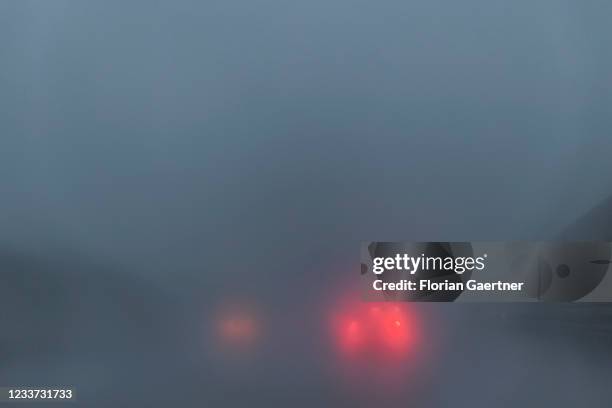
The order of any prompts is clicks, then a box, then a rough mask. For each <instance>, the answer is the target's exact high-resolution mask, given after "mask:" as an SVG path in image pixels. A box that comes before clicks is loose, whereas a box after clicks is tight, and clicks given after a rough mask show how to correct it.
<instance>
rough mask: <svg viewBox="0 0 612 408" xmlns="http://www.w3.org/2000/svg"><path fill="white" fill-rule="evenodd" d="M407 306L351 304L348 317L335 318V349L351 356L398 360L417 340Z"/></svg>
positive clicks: (416, 327)
mask: <svg viewBox="0 0 612 408" xmlns="http://www.w3.org/2000/svg"><path fill="white" fill-rule="evenodd" d="M407 306H408V305H405V306H404V305H395V304H382V305H376V306H369V305H367V304H365V303H355V304H353V305H352V306H350V307H347V310H350V312H351V314H350V315H348V314H346V315H345V314H342V313H340V314H339V315H337V316H336V319H335V325H334V332H335V333H336V334H335V338H336V342H337V345H338V346H339V349H340V350H341V351H342V352H344V353H349V354H351V355H359V354H361V355H364V356H366V355H367V356H379V358H386V357H390V358H398V357H402V356H405V355H407V354H408V352H409V351H410V350H411V349H413V348H414V345H415V344H416V341H417V340H418V334H419V328H418V325H417V322H416V319H415V317H414V315H413V313H412V311H411V310H410V309H409V308H408V307H407Z"/></svg>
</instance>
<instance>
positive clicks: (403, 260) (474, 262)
mask: <svg viewBox="0 0 612 408" xmlns="http://www.w3.org/2000/svg"><path fill="white" fill-rule="evenodd" d="M486 258H487V254H483V255H482V256H479V257H473V256H458V257H452V256H445V257H444V256H427V255H425V254H424V253H422V254H421V255H419V256H410V255H409V254H407V253H398V254H395V256H389V257H382V256H379V257H374V258H373V259H372V272H374V273H375V274H376V275H380V274H382V273H383V272H385V271H403V272H408V273H410V274H411V275H414V274H415V273H416V272H417V271H447V272H451V271H452V272H455V273H457V274H460V275H461V274H463V273H464V272H466V271H468V272H471V271H473V270H477V271H482V270H483V269H484V268H485V266H486V265H485V260H486Z"/></svg>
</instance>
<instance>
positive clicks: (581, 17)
mask: <svg viewBox="0 0 612 408" xmlns="http://www.w3.org/2000/svg"><path fill="white" fill-rule="evenodd" d="M611 15H612V3H607V2H604V1H601V2H599V1H594V2H586V3H585V2H578V1H548V0H547V1H543V0H541V1H540V0H535V1H534V0H530V1H522V0H519V1H513V2H507V1H497V0H488V1H484V0H483V1H476V0H469V1H465V2H462V3H461V4H459V3H456V2H450V1H435V0H434V1H431V0H429V1H421V0H419V1H383V2H365V1H352V2H349V1H334V0H332V1H325V2H323V1H320V0H314V1H308V2H286V1H271V0H264V1H260V2H253V1H250V2H249V1H244V0H238V1H207V0H204V1H180V0H179V1H172V2H136V1H121V2H119V1H116V2H115V1H98V2H78V1H68V0H52V1H48V0H47V1H42V0H41V1H28V0H20V1H16V0H15V1H12V0H6V1H3V2H2V3H1V4H0V187H1V192H2V195H1V197H2V199H1V200H0V221H1V222H0V277H2V282H3V284H2V285H1V288H0V295H1V297H0V305H1V306H2V310H3V312H2V314H1V318H0V322H2V328H3V329H2V331H1V334H0V353H1V355H2V360H1V361H2V362H1V363H0V387H3V386H7V387H8V386H27V385H29V386H38V387H42V386H55V385H67V386H73V387H74V389H75V390H76V393H77V401H76V402H75V403H74V404H76V406H81V405H82V406H87V407H98V406H100V407H108V406H123V405H129V406H134V407H140V406H142V407H157V406H160V407H161V406H164V407H165V406H173V405H174V406H181V407H182V406H184V407H192V406H193V407H195V406H198V407H201V406H211V407H222V406H231V407H234V406H236V407H243V406H247V405H249V406H252V407H268V406H277V405H281V404H282V405H289V406H295V407H301V406H309V407H310V406H367V407H369V406H393V407H400V406H411V407H412V406H418V407H447V406H449V405H450V404H451V403H452V404H453V405H456V406H459V407H490V406H500V407H517V406H529V407H531V406H537V407H548V406H550V407H575V406H585V407H587V406H588V407H590V406H593V407H603V406H608V405H609V401H610V399H612V390H611V389H610V387H609V384H610V383H611V381H612V320H611V319H612V308H611V307H609V306H607V305H597V306H594V305H581V304H565V305H561V304H548V305H540V304H537V305H513V304H500V305H495V306H494V307H487V308H486V310H485V308H483V307H482V306H479V305H460V304H458V305H455V304H419V305H412V304H410V305H409V306H413V307H411V309H410V313H415V314H416V315H418V316H420V320H421V321H422V324H421V326H422V327H421V331H422V335H423V337H424V339H425V340H424V341H423V344H424V346H423V349H422V351H419V352H418V353H417V354H418V358H417V357H415V358H414V360H411V361H409V362H407V363H405V365H403V366H402V367H401V369H398V368H397V366H394V367H393V368H390V369H388V370H387V369H386V367H385V366H383V367H382V368H381V367H375V368H373V367H372V365H371V364H367V362H366V363H364V364H363V365H358V368H354V367H353V368H349V369H347V368H346V367H344V366H343V363H342V361H338V360H339V358H338V356H337V355H336V352H335V350H334V347H333V338H332V337H333V336H331V335H330V333H329V330H328V320H329V315H330V313H333V312H334V310H335V308H336V307H340V306H337V304H338V303H339V299H342V298H344V296H348V295H347V293H349V292H350V291H351V285H352V284H353V283H354V282H355V281H356V279H357V276H358V272H357V271H358V269H359V244H360V242H362V241H370V240H372V241H373V240H388V241H393V240H398V241H428V240H431V241H445V240H446V241H453V240H456V241H478V240H481V241H486V240H490V241H496V240H498V241H512V240H546V239H555V237H559V236H563V237H565V238H568V239H584V240H589V239H601V240H608V241H610V240H612V225H611V224H610V222H609V219H610V217H612V201H611V199H610V195H611V194H612V160H611V158H612V138H611V137H610V129H612V115H611V106H612V93H611V91H612V77H611V76H610V73H611V72H612V51H611V48H610V46H609V39H610V37H611V35H612V29H611V28H610V24H609V20H610V16H611ZM602 203H603V204H602ZM594 208H595V210H593V209H594ZM593 217H595V218H593ZM594 220H595V221H594ZM236 310H238V311H236ZM226 313H234V314H236V313H238V314H245V313H246V314H248V315H249V316H250V317H249V319H248V322H247V320H245V318H242V320H240V319H238V320H235V321H232V322H230V323H231V324H230V325H229V326H224V324H225V323H224V321H223V316H224V314H226ZM218 327H221V329H220V330H221V333H225V334H224V335H227V336H230V337H232V336H237V335H239V336H242V337H248V340H249V341H248V342H247V343H248V344H240V345H238V346H237V348H239V350H238V351H237V350H235V349H232V348H231V346H232V345H231V344H223V343H226V342H224V341H219V339H217V338H216V337H215V336H216V335H217V334H218V333H216V331H217V329H218ZM430 338H435V339H436V340H435V341H433V340H429V339H430ZM228 349H229V350H228ZM412 363H413V366H410V365H411V364H412ZM355 370H357V371H359V372H360V374H359V375H357V376H354V375H347V374H346V371H355ZM369 370H371V371H369ZM381 371H383V372H386V373H387V374H389V373H390V374H393V376H394V379H390V380H389V381H386V377H387V375H381ZM396 382H397V384H396ZM398 384H399V385H398ZM37 404H38V403H37ZM74 404H73V405H70V406H75V405H74ZM24 405H27V403H26V404H24ZM36 406H38V405H36Z"/></svg>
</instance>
